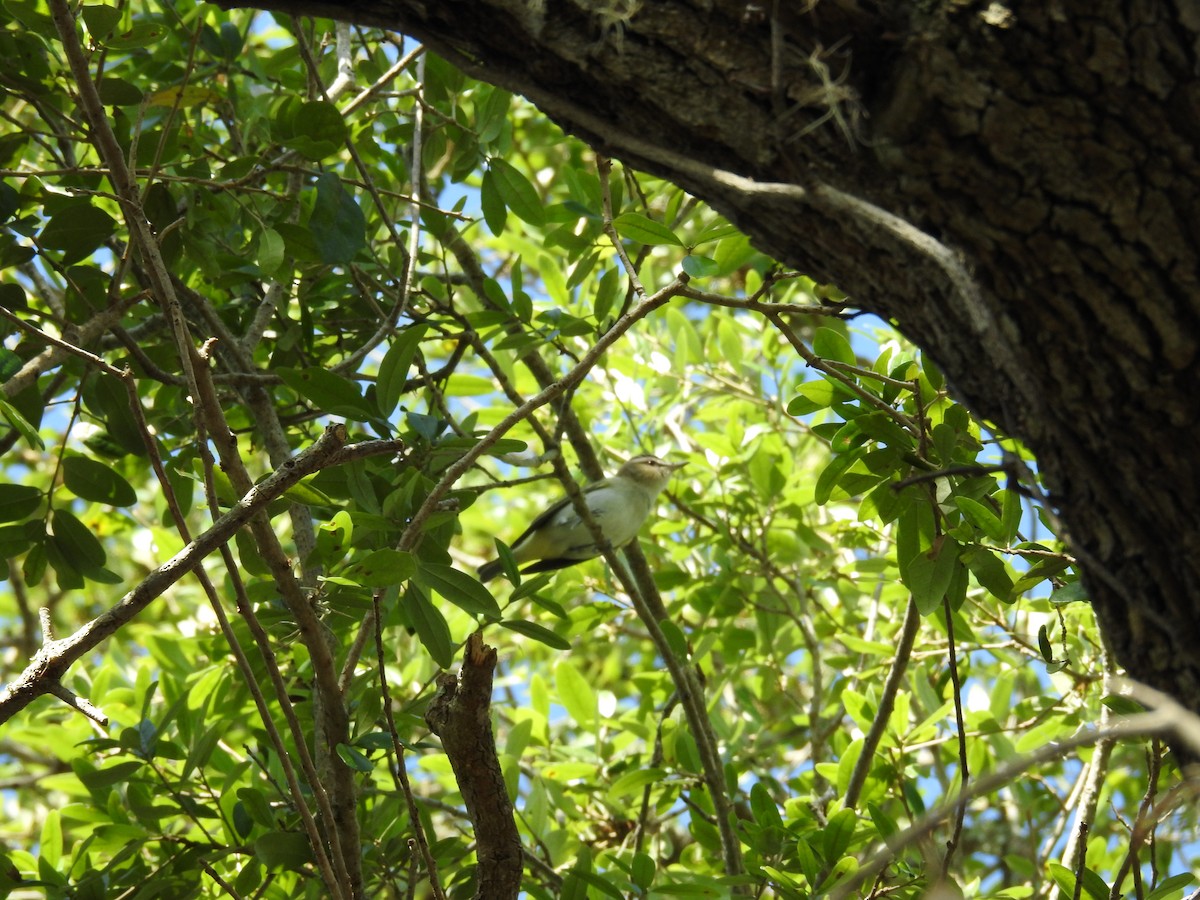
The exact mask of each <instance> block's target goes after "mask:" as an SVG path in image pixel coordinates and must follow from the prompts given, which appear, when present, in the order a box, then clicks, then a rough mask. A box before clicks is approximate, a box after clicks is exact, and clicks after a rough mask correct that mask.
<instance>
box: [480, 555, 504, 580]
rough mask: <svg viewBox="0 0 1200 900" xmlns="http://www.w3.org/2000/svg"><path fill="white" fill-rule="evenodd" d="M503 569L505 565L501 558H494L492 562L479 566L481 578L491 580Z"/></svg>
mask: <svg viewBox="0 0 1200 900" xmlns="http://www.w3.org/2000/svg"><path fill="white" fill-rule="evenodd" d="M503 571H504V566H503V565H502V564H501V563H500V560H498V559H493V560H492V561H491V562H485V563H484V564H483V565H482V566H480V567H479V573H478V574H479V580H480V581H491V580H492V579H493V578H495V577H496V576H497V575H499V574H500V573H501V572H503Z"/></svg>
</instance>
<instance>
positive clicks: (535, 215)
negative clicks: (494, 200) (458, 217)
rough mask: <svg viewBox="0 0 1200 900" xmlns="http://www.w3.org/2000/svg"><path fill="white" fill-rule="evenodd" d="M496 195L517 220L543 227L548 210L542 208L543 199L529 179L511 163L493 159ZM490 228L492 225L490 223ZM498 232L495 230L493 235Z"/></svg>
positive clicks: (491, 168) (491, 161)
mask: <svg viewBox="0 0 1200 900" xmlns="http://www.w3.org/2000/svg"><path fill="white" fill-rule="evenodd" d="M488 166H489V170H490V172H491V175H492V179H493V182H494V186H495V189H496V193H497V194H498V195H499V196H500V199H501V200H503V201H504V205H505V206H507V207H508V208H509V209H510V210H512V212H513V214H514V215H516V216H517V218H519V219H521V220H523V221H525V222H528V223H529V224H530V225H542V224H544V223H545V221H546V210H545V208H544V207H543V206H542V198H541V197H539V196H538V192H537V189H536V188H534V186H533V184H531V183H530V181H529V179H528V178H526V177H525V176H524V175H522V174H521V173H520V171H518V170H517V168H516V167H515V166H514V165H513V164H512V163H510V162H507V161H506V160H503V159H498V158H497V159H493V160H490V161H489V163H488ZM488 227H489V228H491V227H492V225H491V223H490V222H489V223H488ZM495 233H496V231H495V229H493V234H495Z"/></svg>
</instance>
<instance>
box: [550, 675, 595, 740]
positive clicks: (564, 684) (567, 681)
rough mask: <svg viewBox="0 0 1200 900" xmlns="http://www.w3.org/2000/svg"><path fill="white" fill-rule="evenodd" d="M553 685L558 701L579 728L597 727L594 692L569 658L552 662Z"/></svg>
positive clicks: (591, 729)
mask: <svg viewBox="0 0 1200 900" xmlns="http://www.w3.org/2000/svg"><path fill="white" fill-rule="evenodd" d="M554 686H555V688H556V690H557V691H558V701H559V703H561V704H562V705H563V707H564V708H565V709H566V711H567V714H568V715H569V716H570V717H571V718H572V719H574V720H575V723H576V724H577V725H578V726H579V727H580V728H583V729H585V730H587V731H595V730H596V729H597V728H599V721H598V710H599V705H598V702H597V700H596V692H595V691H593V690H592V685H591V683H590V682H589V681H588V680H587V679H586V678H584V677H583V674H582V673H581V672H580V671H579V669H577V668H575V664H574V663H573V662H571V660H569V659H560V660H559V661H558V662H556V663H555V664H554Z"/></svg>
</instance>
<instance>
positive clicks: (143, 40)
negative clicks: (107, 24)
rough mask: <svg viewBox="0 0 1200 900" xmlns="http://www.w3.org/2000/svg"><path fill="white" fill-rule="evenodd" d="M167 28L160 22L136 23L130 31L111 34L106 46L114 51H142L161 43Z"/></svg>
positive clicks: (105, 42) (105, 43)
mask: <svg viewBox="0 0 1200 900" xmlns="http://www.w3.org/2000/svg"><path fill="white" fill-rule="evenodd" d="M166 34H167V27H166V25H163V24H161V23H159V22H135V23H134V24H133V26H132V27H131V28H130V29H129V30H128V31H121V32H118V33H116V34H110V35H109V37H108V39H107V40H105V41H104V45H105V46H106V47H108V48H109V49H112V50H141V49H142V48H144V47H151V46H153V45H154V44H157V43H158V42H159V41H161V40H162V39H163V38H164V37H165V36H166Z"/></svg>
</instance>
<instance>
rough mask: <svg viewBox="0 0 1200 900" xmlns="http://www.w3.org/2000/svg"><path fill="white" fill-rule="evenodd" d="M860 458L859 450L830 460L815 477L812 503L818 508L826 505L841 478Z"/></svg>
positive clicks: (860, 452)
mask: <svg viewBox="0 0 1200 900" xmlns="http://www.w3.org/2000/svg"><path fill="white" fill-rule="evenodd" d="M861 456H862V451H861V449H860V450H855V451H852V452H850V453H843V454H841V455H840V456H835V457H834V458H833V459H831V460H830V461H829V464H828V465H826V466H825V468H824V469H822V470H821V474H820V475H818V476H817V484H816V486H815V488H814V489H813V502H814V503H816V504H817V505H818V506H824V505H825V504H826V503H828V502H829V498H830V497H832V496H833V491H834V489H835V488H836V487H837V486H838V483H839V482H840V481H841V479H842V476H843V475H845V474H846V472H847V470H848V469H849V468H850V467H851V466H853V465H854V464H855V463H856V462H858V460H859V458H860V457H861Z"/></svg>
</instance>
